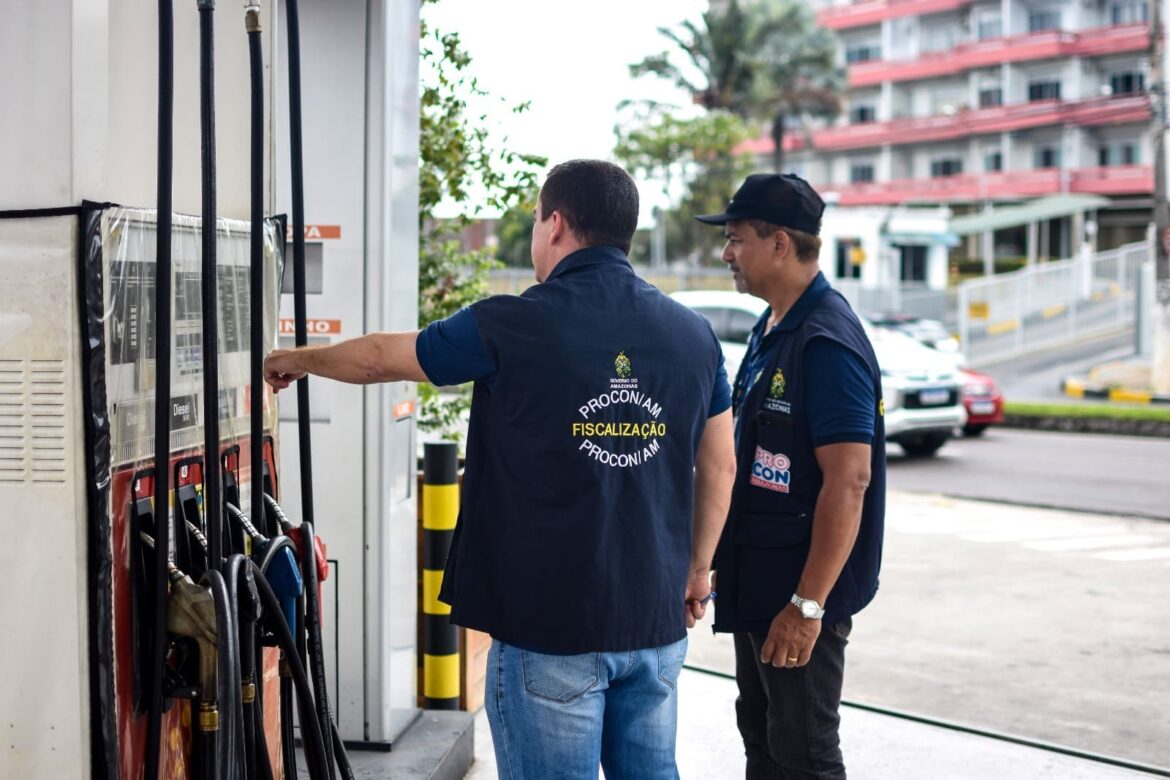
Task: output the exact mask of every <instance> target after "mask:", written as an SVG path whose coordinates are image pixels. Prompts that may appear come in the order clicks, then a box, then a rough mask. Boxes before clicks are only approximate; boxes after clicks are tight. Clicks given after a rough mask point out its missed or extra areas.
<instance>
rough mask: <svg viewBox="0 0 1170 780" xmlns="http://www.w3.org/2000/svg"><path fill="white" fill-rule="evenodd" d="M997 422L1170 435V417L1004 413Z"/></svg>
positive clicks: (1042, 428)
mask: <svg viewBox="0 0 1170 780" xmlns="http://www.w3.org/2000/svg"><path fill="white" fill-rule="evenodd" d="M1001 425H1002V427H1004V428H1022V429H1024V430H1031V431H1056V432H1059V433H1103V434H1108V435H1113V436H1148V437H1153V438H1159V439H1164V438H1170V420H1117V419H1110V418H1104V417H1058V416H1048V415H1030V414H1005V415H1004V418H1003V423H1001Z"/></svg>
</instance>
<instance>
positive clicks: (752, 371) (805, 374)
mask: <svg viewBox="0 0 1170 780" xmlns="http://www.w3.org/2000/svg"><path fill="white" fill-rule="evenodd" d="M824 208H825V204H824V202H823V201H822V200H821V198H820V196H818V195H817V193H816V192H815V191H814V190H813V189H812V187H810V186H809V185H808V183H807V182H805V181H804V180H803V179H801V178H800V177H798V176H793V175H773V174H755V175H752V176H749V177H748V178H747V180H746V181H745V182H744V184H743V186H742V187H740V188H739V190H738V191H737V192H736V193H735V197H734V198H732V200H731V202H730V203H729V204H728V206H727V209H726V210H725V211H724V213H722V214H713V215H710V216H703V217H698V219H699V220H700V221H703V222H707V223H710V224H715V225H723V226H724V234H725V235H726V237H727V246H726V247H725V248H724V250H723V261H724V262H725V263H727V265H728V267H729V268H730V270H731V272H732V275H733V276H734V279H735V285H736V288H737V289H738V290H739V291H740V292H745V293H749V294H751V295H754V296H756V297H758V298H761V299H763V300H765V301H767V302H768V304H769V308H768V309H767V310H766V311H765V312H764V313H763V315H762V316H761V317H760V320H759V322H757V323H756V326H755V328H754V329H753V331H752V335H751V337H750V340H749V342H748V351H747V354H746V356H745V358H744V360H743V363H742V364H741V365H740V369H739V375H738V376H737V377H736V380H735V389H734V391H733V395H732V399H733V401H732V403H733V411H734V414H735V436H736V455H737V463H738V473H737V476H736V480H735V486H734V488H733V491H732V503H731V512H730V515H729V517H728V520H727V524H726V526H725V527H724V529H723V535H722V537H721V539H720V542H719V547H718V551H717V553H716V556H715V569H716V576H717V578H718V588H719V597H718V603H717V607H716V611H715V630H716V631H727V632H732V633H733V634H734V641H735V659H736V681H737V683H738V685H739V698H738V699H737V700H736V715H737V721H738V725H739V730H740V734H741V735H742V736H743V741H744V748H745V752H746V754H747V777H748V778H844V777H845V765H844V762H843V760H842V757H841V749H840V746H839V741H838V724H839V722H840V718H839V715H838V709H839V708H840V703H841V683H842V674H843V666H844V660H845V644H846V641H847V637H848V636H849V631H850V628H851V626H852V616H853V615H854V614H855V613H857V612H859V611H860V610H861V609H862V608H863V607H865V605H866V604H868V603H869V601H870V600H871V599H872V598H873V596H874V594H875V592H876V591H877V584H878V568H879V566H880V563H881V547H882V526H883V519H884V512H885V469H886V466H885V464H886V455H885V429H884V425H883V420H882V415H883V406H882V396H881V393H882V387H881V372H880V370H879V369H878V364H877V359H876V358H875V357H874V353H873V348H872V347H871V346H870V343H869V338H868V337H867V336H866V334H865V331H864V329H863V328H862V325H861V323H860V321H859V320H858V318H857V316H856V315H855V314H854V313H853V311H852V310H851V309H850V307H849V304H848V303H847V302H846V301H845V299H844V298H843V297H841V295H840V294H839V293H837V292H836V291H835V290H833V289H831V288H830V286H829V283H828V281H826V280H825V277H824V276H823V275H822V274H821V272H820V270H819V268H818V265H817V256H818V253H819V251H820V246H821V240H820V238H818V237H817V234H818V233H819V232H820V226H821V215H822V213H823V212H824Z"/></svg>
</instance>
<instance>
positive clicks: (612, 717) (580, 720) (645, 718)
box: [486, 639, 687, 780]
mask: <svg viewBox="0 0 1170 780" xmlns="http://www.w3.org/2000/svg"><path fill="white" fill-rule="evenodd" d="M686 654H687V640H686V639H682V640H680V641H678V642H675V643H674V644H670V645H664V646H663V647H655V648H650V649H648V650H635V651H630V652H619V653H582V654H580V655H545V654H544V653H534V652H531V651H528V650H521V649H520V648H518V647H515V646H513V645H508V644H505V643H503V642H500V641H498V640H493V641H492V649H491V652H490V653H489V655H488V664H487V688H486V706H487V717H488V723H489V724H490V725H491V728H492V741H493V742H494V744H495V750H496V765H497V767H498V769H499V774H500V778H501V779H502V780H547V779H548V778H580V779H581V780H597V768H598V765H600V766H601V767H602V768H604V769H605V777H606V780H677V778H678V767H677V766H676V765H675V763H674V743H675V730H676V725H677V720H678V693H677V690H676V686H677V684H678V676H679V673H680V672H681V671H682V666H683V659H684V658H685V657H686Z"/></svg>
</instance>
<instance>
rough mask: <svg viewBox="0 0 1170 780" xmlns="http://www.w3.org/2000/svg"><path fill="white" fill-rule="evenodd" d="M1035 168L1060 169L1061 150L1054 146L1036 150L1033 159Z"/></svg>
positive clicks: (1041, 147)
mask: <svg viewBox="0 0 1170 780" xmlns="http://www.w3.org/2000/svg"><path fill="white" fill-rule="evenodd" d="M1032 167H1033V168H1059V167H1060V150H1059V149H1057V148H1056V147H1054V146H1040V147H1037V148H1036V151H1035V153H1034V154H1033V157H1032Z"/></svg>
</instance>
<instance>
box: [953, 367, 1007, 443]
mask: <svg viewBox="0 0 1170 780" xmlns="http://www.w3.org/2000/svg"><path fill="white" fill-rule="evenodd" d="M962 376H963V407H964V408H965V409H966V410H967V424H966V425H965V426H964V427H963V433H965V434H967V435H968V436H981V435H982V434H983V432H984V431H985V430H987V426H989V425H995V424H996V423H1001V422H1003V394H1002V393H1000V392H999V386H998V385H997V384H996V383H995V380H994V379H992V378H991V377H989V376H988V375H987V374H980V373H979V372H978V371H972V370H970V369H966V368H965V369H963V371H962Z"/></svg>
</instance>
